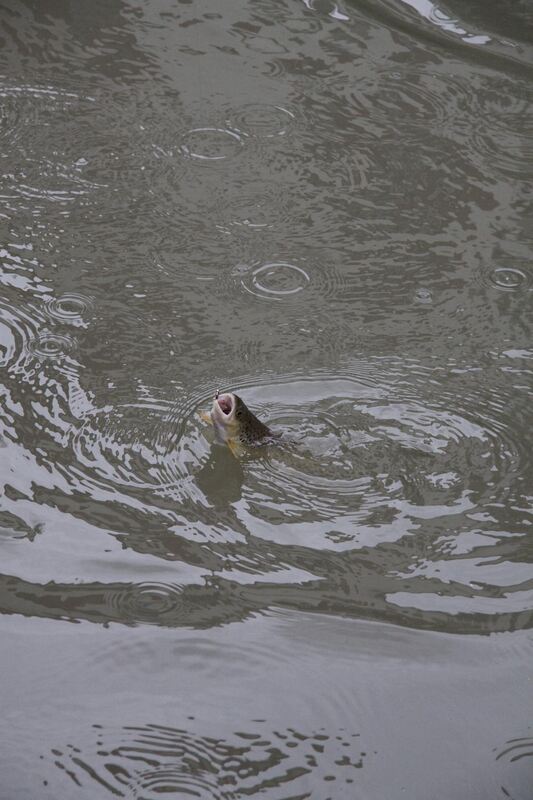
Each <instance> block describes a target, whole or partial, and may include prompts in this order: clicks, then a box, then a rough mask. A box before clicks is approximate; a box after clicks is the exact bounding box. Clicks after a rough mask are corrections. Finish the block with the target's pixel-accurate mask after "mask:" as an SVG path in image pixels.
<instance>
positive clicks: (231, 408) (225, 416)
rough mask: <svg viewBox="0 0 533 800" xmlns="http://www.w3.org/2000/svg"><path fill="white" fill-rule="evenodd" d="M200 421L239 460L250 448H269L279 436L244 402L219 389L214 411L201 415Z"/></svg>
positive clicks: (214, 399) (214, 401)
mask: <svg viewBox="0 0 533 800" xmlns="http://www.w3.org/2000/svg"><path fill="white" fill-rule="evenodd" d="M200 417H201V418H202V419H203V420H204V422H208V423H210V424H211V425H212V426H213V428H214V431H215V437H216V439H217V441H218V442H219V443H220V444H227V445H228V447H229V449H230V450H231V452H232V453H233V455H234V456H235V457H236V458H238V457H239V456H240V455H242V453H243V452H244V448H245V447H246V446H247V445H248V446H250V445H252V446H253V445H258V444H268V443H269V442H271V441H272V440H273V439H276V438H278V437H279V435H280V434H278V433H275V432H274V431H272V430H270V428H269V427H268V426H267V425H265V424H264V423H263V422H261V420H259V419H257V417H256V416H255V414H253V413H252V412H251V411H250V409H249V408H248V406H247V405H246V403H245V402H244V400H243V399H242V398H240V397H239V395H238V394H234V393H233V392H225V393H221V392H220V391H219V390H218V389H217V391H216V392H215V396H214V398H213V405H212V407H211V411H210V412H209V413H208V412H206V411H202V412H200Z"/></svg>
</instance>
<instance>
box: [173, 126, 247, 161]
mask: <svg viewBox="0 0 533 800" xmlns="http://www.w3.org/2000/svg"><path fill="white" fill-rule="evenodd" d="M242 145H243V140H242V137H241V135H240V134H239V133H238V132H237V131H234V130H229V129H227V128H208V127H206V128H193V129H192V130H190V131H187V133H186V134H184V136H183V141H182V144H181V146H180V150H181V153H182V154H183V155H184V156H185V157H186V158H188V159H191V160H192V161H197V162H200V163H202V162H207V163H209V162H213V161H225V160H227V159H229V158H234V157H235V156H236V155H237V154H238V153H239V152H240V150H241V148H242Z"/></svg>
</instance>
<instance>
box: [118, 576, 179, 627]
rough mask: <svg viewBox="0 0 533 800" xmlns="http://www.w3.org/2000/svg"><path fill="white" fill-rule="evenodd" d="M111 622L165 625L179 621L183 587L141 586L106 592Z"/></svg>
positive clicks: (155, 584)
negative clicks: (170, 620)
mask: <svg viewBox="0 0 533 800" xmlns="http://www.w3.org/2000/svg"><path fill="white" fill-rule="evenodd" d="M104 595H105V604H106V608H107V611H108V615H109V618H110V619H114V620H117V621H119V622H121V623H126V624H127V623H141V622H142V623H153V624H154V625H161V624H164V623H165V620H167V621H168V619H169V618H171V619H172V621H175V620H176V617H177V616H181V615H180V614H179V612H180V608H181V605H182V596H181V588H180V587H179V586H173V585H169V584H164V583H137V584H130V585H127V586H124V587H120V588H117V587H114V588H113V589H107V590H104Z"/></svg>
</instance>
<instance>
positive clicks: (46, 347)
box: [27, 332, 76, 359]
mask: <svg viewBox="0 0 533 800" xmlns="http://www.w3.org/2000/svg"><path fill="white" fill-rule="evenodd" d="M75 347H76V342H75V341H74V339H71V337H70V336H60V335H59V334H57V333H49V332H46V333H42V334H40V335H39V336H36V337H35V338H34V339H31V340H30V341H29V342H28V344H27V349H28V351H29V352H30V353H31V354H32V355H34V356H37V357H38V358H49V359H56V358H60V357H61V356H64V355H66V354H67V353H70V352H71V351H72V350H73V349H74V348H75Z"/></svg>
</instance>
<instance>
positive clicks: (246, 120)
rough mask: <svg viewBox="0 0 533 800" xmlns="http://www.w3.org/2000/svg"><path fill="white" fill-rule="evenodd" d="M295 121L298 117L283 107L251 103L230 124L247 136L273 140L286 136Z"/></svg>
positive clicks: (236, 114) (232, 118)
mask: <svg viewBox="0 0 533 800" xmlns="http://www.w3.org/2000/svg"><path fill="white" fill-rule="evenodd" d="M295 120H296V115H295V114H294V113H293V112H292V111H289V110H288V109H286V108H283V106H270V105H264V104H262V103H251V104H250V105H247V106H245V107H244V108H243V109H242V110H240V111H238V112H236V113H235V115H234V117H231V118H230V119H229V120H228V123H229V124H230V125H231V127H232V128H236V129H237V130H239V131H240V132H241V133H242V134H244V135H245V136H253V137H257V138H264V139H273V138H275V137H277V136H285V135H286V134H287V133H288V132H289V131H290V129H291V127H292V125H293V124H294V122H295Z"/></svg>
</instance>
